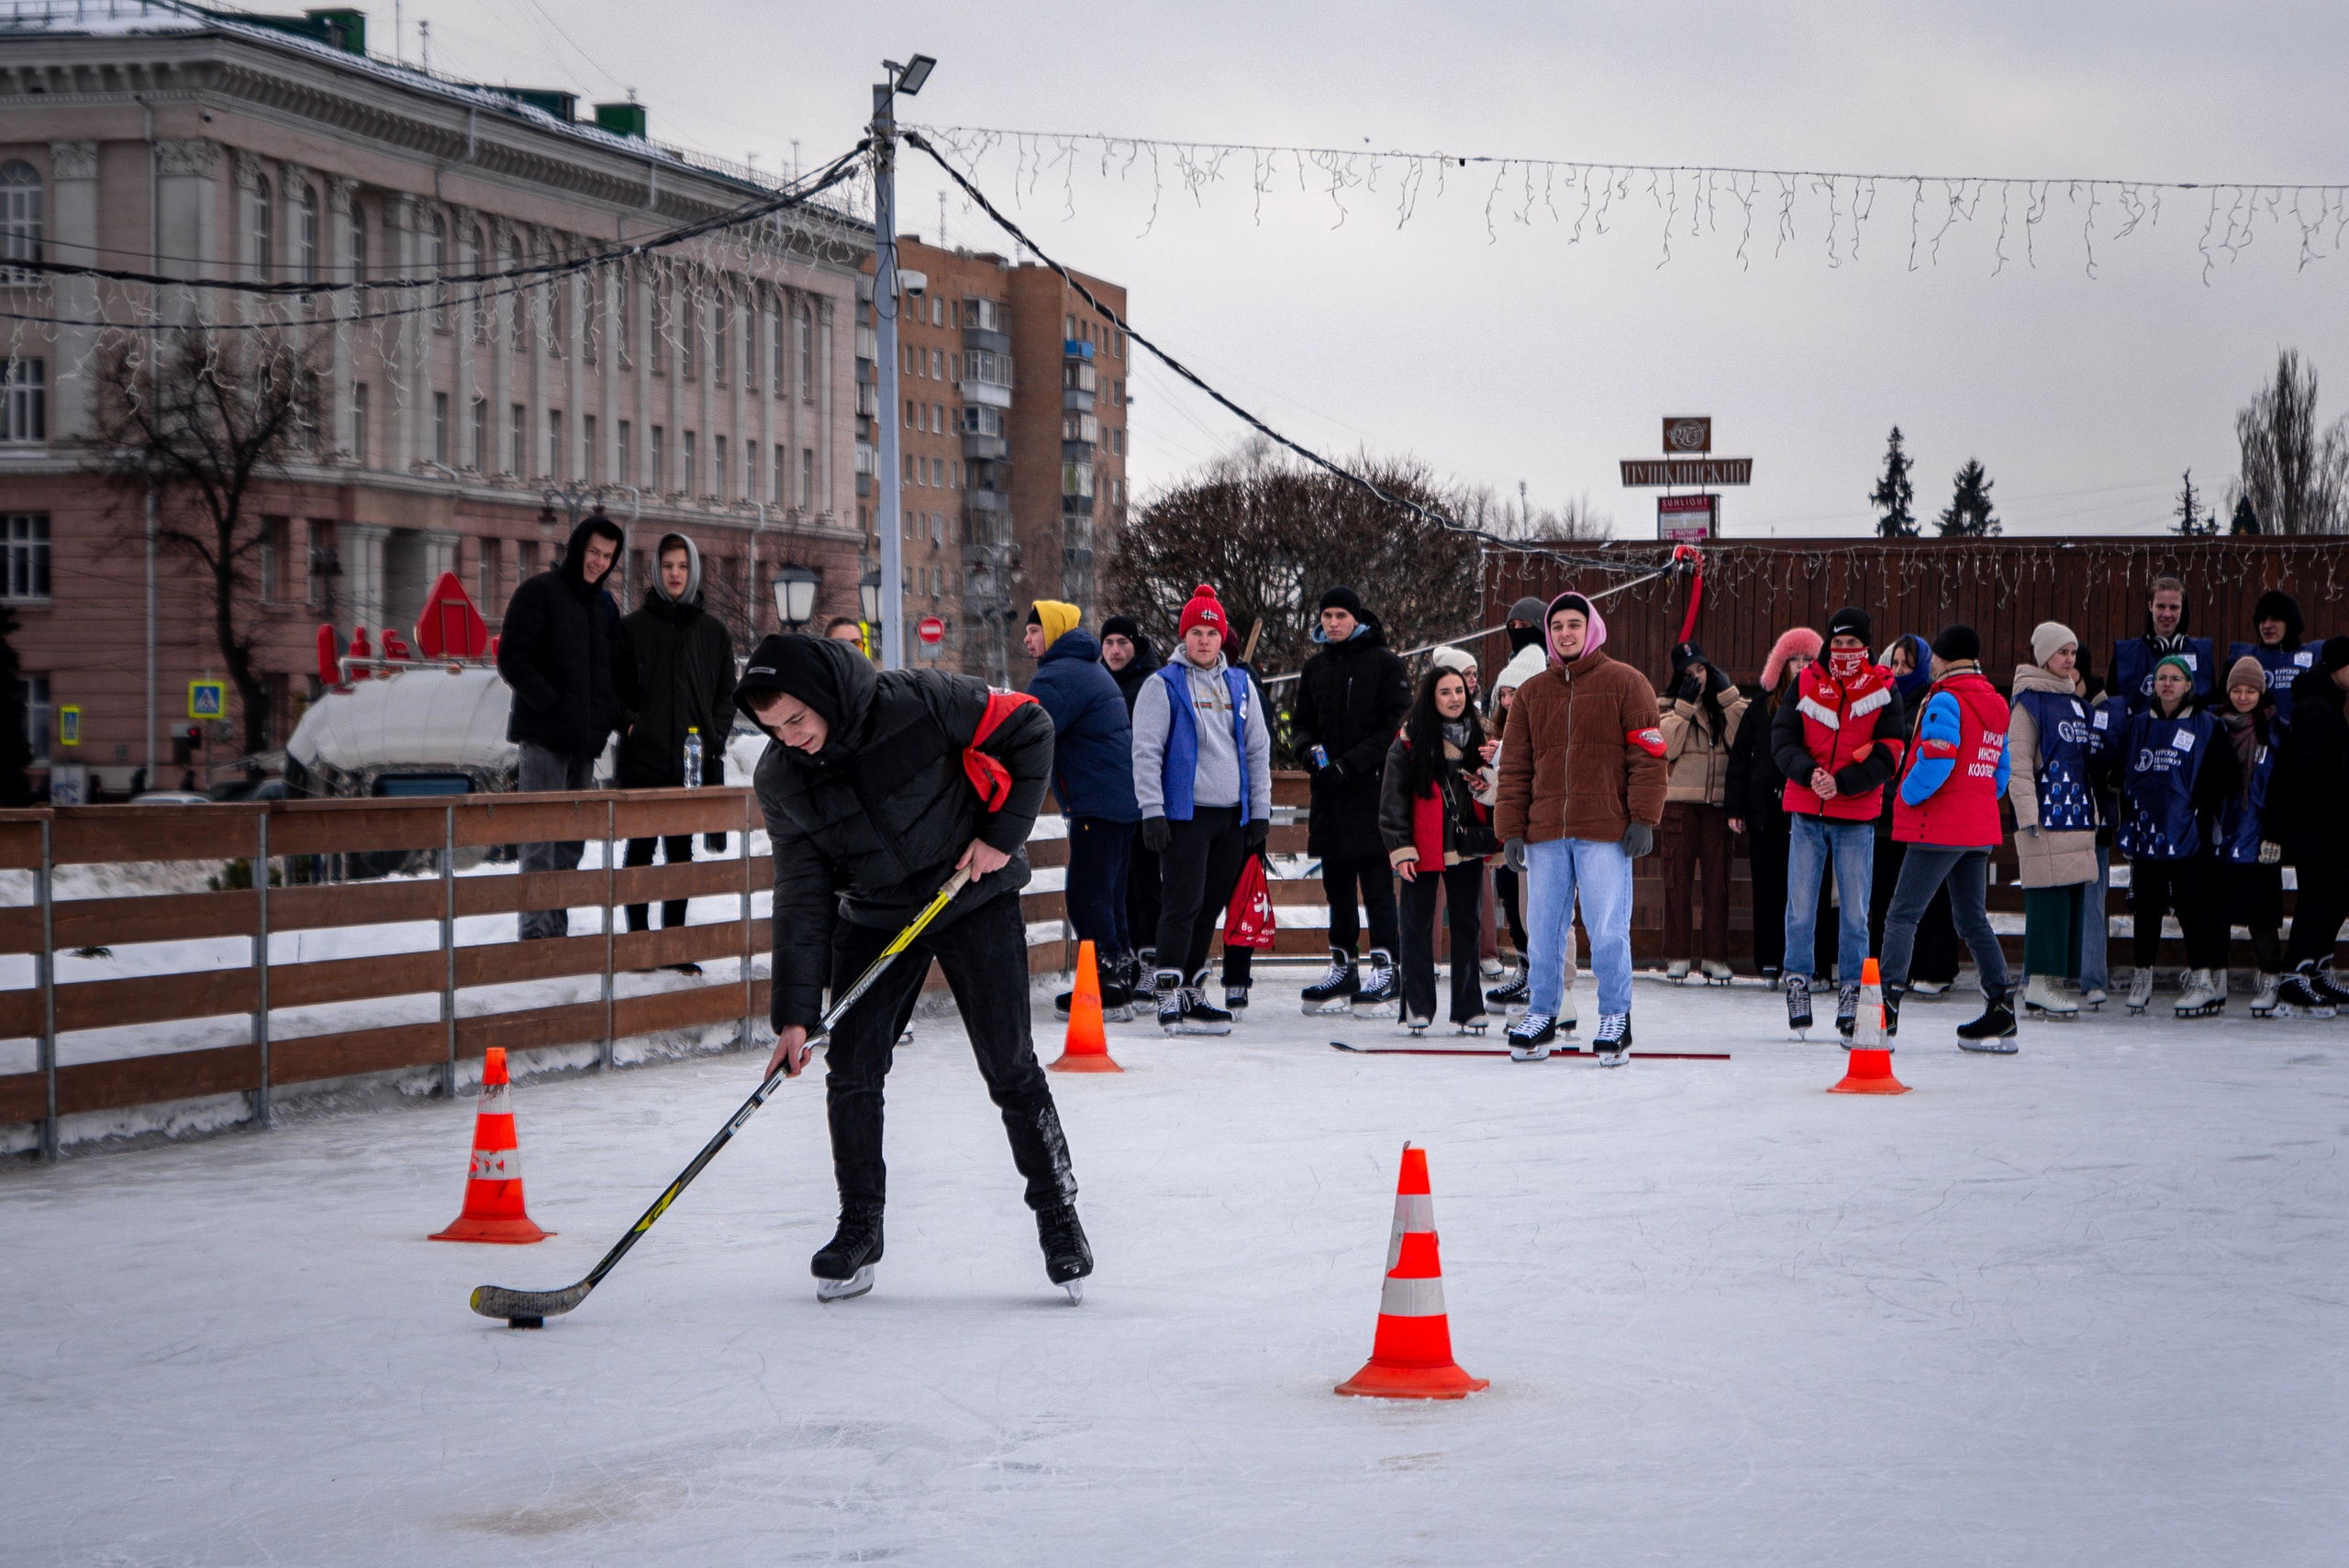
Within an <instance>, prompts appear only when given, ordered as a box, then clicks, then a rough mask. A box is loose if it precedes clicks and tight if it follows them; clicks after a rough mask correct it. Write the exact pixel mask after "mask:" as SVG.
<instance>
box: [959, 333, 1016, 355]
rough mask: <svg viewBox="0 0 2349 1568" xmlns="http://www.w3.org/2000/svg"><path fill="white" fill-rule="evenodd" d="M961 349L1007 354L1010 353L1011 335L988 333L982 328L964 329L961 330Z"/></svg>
mask: <svg viewBox="0 0 2349 1568" xmlns="http://www.w3.org/2000/svg"><path fill="white" fill-rule="evenodd" d="M963 347H964V348H966V349H984V350H986V351H987V352H988V353H990V354H1008V353H1009V352H1011V334H1010V333H1008V332H990V331H988V330H987V329H986V328H984V327H965V328H963Z"/></svg>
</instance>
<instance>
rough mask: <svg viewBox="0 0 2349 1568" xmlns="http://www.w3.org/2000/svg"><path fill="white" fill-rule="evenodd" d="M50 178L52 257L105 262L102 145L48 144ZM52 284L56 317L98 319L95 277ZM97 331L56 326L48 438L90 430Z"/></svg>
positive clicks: (65, 438)
mask: <svg viewBox="0 0 2349 1568" xmlns="http://www.w3.org/2000/svg"><path fill="white" fill-rule="evenodd" d="M49 180H50V190H49V204H50V205H49V259H50V261H61V262H67V263H72V264H76V265H81V266H96V265H99V264H101V263H100V261H99V257H98V252H97V243H98V144H97V143H96V142H95V141H52V142H50V144H49ZM53 287H54V289H55V294H54V295H53V297H54V298H55V300H56V302H57V314H58V315H60V316H64V317H74V318H76V319H79V320H83V321H90V320H95V319H96V318H97V313H98V284H97V280H96V279H95V278H74V277H59V278H57V279H55V280H54V284H53ZM95 330H96V328H89V327H60V328H57V350H56V355H57V358H56V362H55V363H53V364H51V365H50V368H49V439H50V440H52V441H72V440H79V439H83V438H84V437H86V436H87V435H88V434H89V432H90V421H91V408H90V396H91V384H92V383H93V381H95V377H94V376H91V375H89V374H86V373H84V372H85V371H86V369H87V367H86V364H85V361H87V360H88V358H89V356H90V352H91V349H92V347H93V339H94V334H95Z"/></svg>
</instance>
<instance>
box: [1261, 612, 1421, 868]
mask: <svg viewBox="0 0 2349 1568" xmlns="http://www.w3.org/2000/svg"><path fill="white" fill-rule="evenodd" d="M1361 621H1362V625H1361V627H1360V628H1359V629H1358V630H1356V631H1355V633H1354V634H1353V636H1352V637H1350V638H1348V639H1346V640H1345V641H1343V642H1331V643H1325V644H1323V646H1322V649H1321V651H1320V652H1319V653H1316V654H1315V655H1314V656H1313V657H1312V658H1310V659H1308V660H1307V661H1306V662H1305V668H1304V669H1303V670H1301V671H1299V672H1298V673H1297V699H1296V705H1295V706H1293V707H1292V708H1291V709H1290V710H1289V747H1290V749H1291V750H1292V751H1295V752H1296V753H1297V757H1298V758H1299V759H1300V760H1301V759H1303V758H1304V756H1305V755H1306V753H1307V752H1308V751H1310V750H1311V749H1312V748H1313V747H1315V746H1319V747H1320V748H1321V749H1322V750H1323V751H1327V752H1328V753H1329V755H1330V766H1329V767H1328V768H1325V769H1322V770H1321V771H1319V772H1318V773H1314V775H1313V815H1312V817H1310V819H1309V821H1308V828H1307V832H1306V853H1308V854H1313V855H1323V856H1335V857H1337V858H1339V859H1341V860H1351V859H1358V858H1364V857H1368V856H1373V855H1375V856H1377V857H1378V858H1379V859H1381V860H1384V859H1385V858H1386V840H1385V839H1384V838H1382V837H1381V836H1380V835H1379V831H1378V786H1379V780H1380V778H1381V776H1382V774H1383V773H1384V772H1385V768H1386V749H1387V747H1389V746H1391V745H1393V744H1394V741H1395V736H1396V734H1397V731H1399V730H1400V729H1401V728H1402V727H1403V720H1404V718H1405V717H1406V716H1408V714H1409V713H1410V711H1411V678H1410V675H1409V673H1408V672H1407V671H1406V670H1405V669H1404V668H1403V661H1402V660H1401V659H1399V658H1397V657H1396V655H1395V653H1394V651H1392V650H1390V649H1389V648H1388V647H1387V646H1386V628H1383V627H1381V626H1380V625H1379V624H1378V617H1375V616H1373V615H1369V614H1367V613H1365V614H1364V616H1363V617H1361ZM1310 765H1311V764H1309V763H1308V767H1309V766H1310Z"/></svg>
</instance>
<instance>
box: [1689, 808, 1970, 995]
mask: <svg viewBox="0 0 2349 1568" xmlns="http://www.w3.org/2000/svg"><path fill="white" fill-rule="evenodd" d="M1745 827H1746V834H1745V856H1746V865H1747V868H1748V870H1749V871H1750V872H1751V873H1752V879H1753V967H1754V968H1756V969H1762V970H1769V969H1784V968H1786V966H1787V964H1786V958H1787V842H1788V839H1789V835H1788V833H1787V819H1786V818H1785V817H1779V818H1778V819H1777V824H1776V827H1774V828H1770V827H1764V826H1763V825H1762V820H1761V819H1760V818H1756V817H1749V818H1747V819H1746V824H1745ZM1732 852H1734V851H1732ZM1883 865H1884V857H1883V856H1882V855H1878V856H1877V857H1876V866H1877V868H1878V870H1877V876H1878V878H1879V879H1880V880H1879V883H1878V885H1879V886H1881V887H1883V888H1884V889H1885V897H1886V898H1887V899H1889V898H1890V897H1891V896H1892V884H1891V883H1890V882H1889V881H1884V880H1881V879H1882V878H1883V870H1882V867H1883ZM1821 880H1822V881H1823V882H1824V883H1825V884H1826V885H1827V886H1829V887H1832V886H1834V885H1835V878H1834V876H1833V874H1832V868H1830V870H1829V871H1828V872H1824V873H1821ZM1825 907H1826V906H1825V905H1824V904H1823V903H1822V904H1821V905H1820V908H1821V909H1822V910H1823V909H1824V908H1825ZM1943 907H1944V908H1946V907H1947V903H1946V901H1944V902H1943ZM1836 940H1837V937H1836V929H1835V922H1834V921H1832V920H1830V919H1827V918H1826V917H1824V916H1823V915H1822V916H1821V917H1820V921H1819V925H1818V931H1817V940H1816V947H1817V950H1818V951H1815V952H1814V953H1813V954H1812V955H1811V957H1812V961H1813V962H1812V963H1811V966H1810V973H1813V974H1820V975H1825V974H1832V973H1835V946H1836ZM1951 940H1953V941H1954V940H1955V938H1954V936H1953V937H1952V939H1951ZM1951 973H1952V974H1953V975H1954V974H1955V973H1956V970H1955V968H1954V966H1953V967H1952V970H1951ZM1928 978H1931V976H1928Z"/></svg>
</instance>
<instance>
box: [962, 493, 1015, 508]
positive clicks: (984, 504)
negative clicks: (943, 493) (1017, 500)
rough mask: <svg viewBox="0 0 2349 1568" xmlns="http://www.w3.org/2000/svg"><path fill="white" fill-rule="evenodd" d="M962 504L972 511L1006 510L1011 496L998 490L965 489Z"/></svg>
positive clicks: (1009, 504) (1009, 506) (1009, 505)
mask: <svg viewBox="0 0 2349 1568" xmlns="http://www.w3.org/2000/svg"><path fill="white" fill-rule="evenodd" d="M963 505H964V506H967V507H969V508H970V509H971V510H972V511H974V512H988V513H995V512H1008V511H1009V510H1011V497H1010V496H1008V495H1005V494H1004V493H1003V492H1002V491H1000V490H965V491H963Z"/></svg>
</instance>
